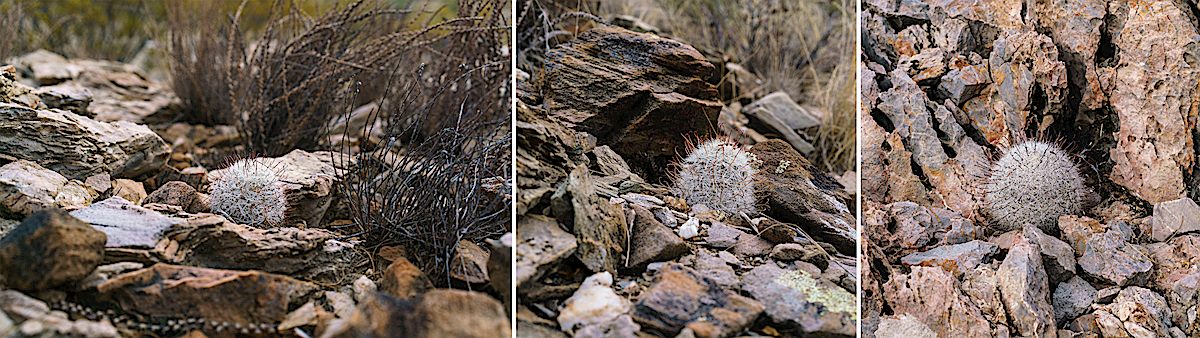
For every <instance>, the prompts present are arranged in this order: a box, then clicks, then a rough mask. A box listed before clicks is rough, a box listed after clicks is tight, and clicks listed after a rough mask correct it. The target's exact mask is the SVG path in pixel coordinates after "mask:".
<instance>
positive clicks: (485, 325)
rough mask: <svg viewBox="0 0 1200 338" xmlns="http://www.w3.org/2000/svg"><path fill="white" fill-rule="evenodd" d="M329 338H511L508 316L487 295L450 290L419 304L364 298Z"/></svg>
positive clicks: (381, 296)
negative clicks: (348, 318) (346, 320)
mask: <svg viewBox="0 0 1200 338" xmlns="http://www.w3.org/2000/svg"><path fill="white" fill-rule="evenodd" d="M325 335H326V336H332V337H413V338H434V337H464V338H503V337H511V336H512V331H511V329H510V326H509V321H508V316H507V315H505V312H504V308H503V307H502V306H501V305H500V302H499V301H497V300H495V299H494V298H492V297H489V296H488V295H487V294H484V293H479V292H473V291H462V290H453V289H437V290H433V291H430V292H429V293H427V294H425V295H424V296H422V297H421V299H420V300H401V299H396V298H393V297H391V296H388V295H385V294H376V295H375V297H371V298H368V299H367V300H365V301H364V302H363V303H362V304H360V305H359V307H358V309H357V310H356V311H354V314H353V315H351V317H350V320H349V321H348V323H347V324H346V325H345V326H343V327H331V328H330V331H329V332H326V333H325Z"/></svg>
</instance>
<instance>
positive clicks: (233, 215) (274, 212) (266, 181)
mask: <svg viewBox="0 0 1200 338" xmlns="http://www.w3.org/2000/svg"><path fill="white" fill-rule="evenodd" d="M209 195H210V198H211V203H212V210H213V212H215V213H217V214H220V215H222V216H225V218H228V219H229V220H231V221H234V222H237V223H241V224H246V225H253V226H274V225H277V224H279V223H282V222H283V216H284V212H285V211H286V210H287V195H286V194H285V193H284V191H283V187H282V186H281V184H280V182H279V175H278V174H277V173H276V172H275V169H274V168H272V167H271V166H270V165H268V164H267V163H265V162H264V161H263V160H261V159H257V158H252V159H242V160H238V161H237V162H234V163H233V165H231V166H229V168H227V169H225V174H224V175H223V176H221V178H220V179H219V180H217V181H216V182H213V184H212V188H211V189H209Z"/></svg>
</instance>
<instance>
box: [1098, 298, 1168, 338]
mask: <svg viewBox="0 0 1200 338" xmlns="http://www.w3.org/2000/svg"><path fill="white" fill-rule="evenodd" d="M1095 313H1096V317H1097V319H1096V322H1097V324H1098V325H1099V326H1100V331H1101V332H1103V334H1104V336H1105V337H1121V336H1125V337H1130V336H1132V337H1170V336H1171V334H1169V333H1168V331H1169V328H1170V327H1171V326H1172V325H1171V321H1170V317H1169V316H1170V309H1169V308H1168V307H1167V301H1166V299H1164V298H1163V296H1161V295H1159V294H1158V293H1155V292H1154V291H1151V290H1150V289H1146V288H1142V287H1137V286H1131V287H1128V288H1125V289H1123V290H1121V293H1119V294H1117V298H1116V299H1115V300H1113V303H1112V304H1109V305H1105V306H1103V307H1101V308H1099V309H1097V310H1096V312H1095Z"/></svg>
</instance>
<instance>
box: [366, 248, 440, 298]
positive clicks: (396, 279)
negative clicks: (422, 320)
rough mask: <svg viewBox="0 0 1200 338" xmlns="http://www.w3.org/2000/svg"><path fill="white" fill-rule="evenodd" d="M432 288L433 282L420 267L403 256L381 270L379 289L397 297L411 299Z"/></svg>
mask: <svg viewBox="0 0 1200 338" xmlns="http://www.w3.org/2000/svg"><path fill="white" fill-rule="evenodd" d="M429 289H433V283H432V282H430V281H429V278H426V277H425V273H424V272H421V269H420V268H417V266H416V265H413V263H412V262H409V261H408V259H405V258H404V257H398V258H396V260H394V261H392V263H391V264H388V266H387V268H385V269H384V270H383V277H381V278H380V279H379V291H380V292H384V293H387V294H388V295H391V296H392V297H396V298H399V299H413V298H416V297H417V296H419V295H421V294H423V293H425V291H426V290H429Z"/></svg>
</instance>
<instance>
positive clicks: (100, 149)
mask: <svg viewBox="0 0 1200 338" xmlns="http://www.w3.org/2000/svg"><path fill="white" fill-rule="evenodd" d="M0 135H3V136H0V156H4V157H9V158H18V159H30V160H34V159H36V162H37V163H39V164H41V165H43V166H44V167H46V168H47V169H50V170H54V171H56V172H58V173H61V174H64V175H66V176H67V177H68V178H72V179H79V180H82V179H85V178H87V177H89V176H92V175H96V174H109V175H111V176H112V177H114V178H135V177H139V176H145V175H149V174H152V173H153V172H154V171H156V170H158V169H160V168H162V167H163V166H164V165H166V162H167V157H168V155H169V151H168V150H169V147H167V144H166V142H163V140H162V138H160V137H159V136H158V135H157V134H155V133H154V132H153V131H150V129H149V128H146V126H142V125H137V124H133V123H130V122H127V121H117V122H113V123H108V122H99V121H96V120H92V119H90V118H87V117H83V116H79V115H75V114H72V113H68V112H63V111H56V110H39V109H31V108H28V107H24V106H18V105H12V104H4V103H0Z"/></svg>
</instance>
